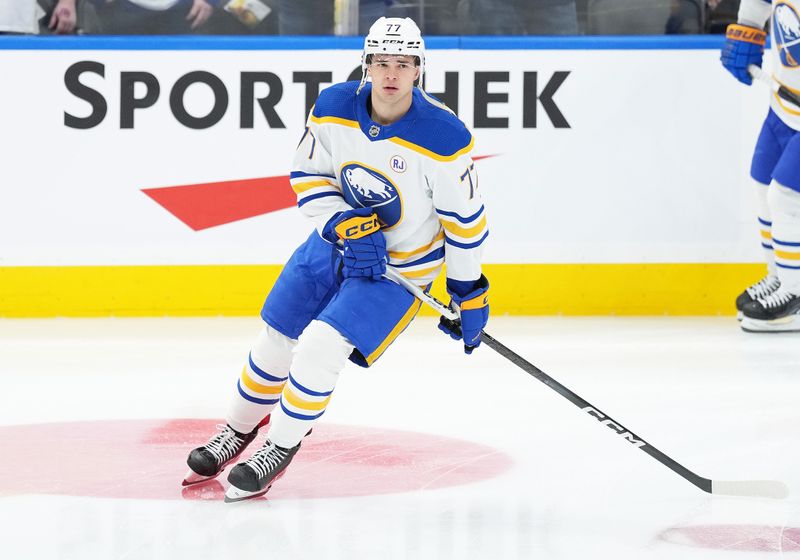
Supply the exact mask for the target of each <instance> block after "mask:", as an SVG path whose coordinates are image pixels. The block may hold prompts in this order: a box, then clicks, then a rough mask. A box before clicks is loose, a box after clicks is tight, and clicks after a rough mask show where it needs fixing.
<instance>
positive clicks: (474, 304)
mask: <svg viewBox="0 0 800 560" xmlns="http://www.w3.org/2000/svg"><path fill="white" fill-rule="evenodd" d="M463 284H464V282H458V281H454V280H450V279H448V280H447V292H448V293H449V294H450V298H451V302H455V303H456V304H457V305H458V307H459V308H460V315H461V319H460V320H459V321H450V320H448V319H445V318H444V317H442V318H441V319H440V320H439V329H440V330H441V331H442V332H443V333H445V334H448V335H450V337H451V338H453V339H454V340H461V339H463V340H464V353H466V354H472V351H473V350H474V349H475V348H477V347H478V346H480V345H481V331H483V328H484V327H485V326H486V323H487V322H488V321H489V280H487V279H486V276H484V275H483V274H481V277H480V278H479V279H478V280H477V281H476V282H475V283H474V284H473V285H472V287H471V288H467V289H466V290H465V289H464V286H463ZM467 290H468V291H467ZM462 294H463V295H462Z"/></svg>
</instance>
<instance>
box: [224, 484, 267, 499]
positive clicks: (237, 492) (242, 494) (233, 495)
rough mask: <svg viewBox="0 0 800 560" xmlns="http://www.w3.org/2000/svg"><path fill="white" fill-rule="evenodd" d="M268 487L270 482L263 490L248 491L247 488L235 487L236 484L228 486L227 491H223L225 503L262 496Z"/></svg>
mask: <svg viewBox="0 0 800 560" xmlns="http://www.w3.org/2000/svg"><path fill="white" fill-rule="evenodd" d="M270 488H272V484H270V485H269V486H267V487H266V488H265V489H264V490H257V491H255V492H248V491H247V490H242V489H241V488H236V486H230V487H229V488H228V491H227V492H225V503H226V504H232V503H234V502H241V501H244V500H251V499H253V498H258V497H259V496H263V495H264V494H266V493H267V492H268V491H269V489H270Z"/></svg>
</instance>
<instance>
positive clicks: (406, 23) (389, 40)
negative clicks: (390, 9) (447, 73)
mask: <svg viewBox="0 0 800 560" xmlns="http://www.w3.org/2000/svg"><path fill="white" fill-rule="evenodd" d="M373 54H400V55H409V56H416V57H417V58H419V86H420V88H422V79H423V76H424V75H425V41H423V40H422V33H421V32H420V30H419V27H417V24H416V23H414V20H413V19H411V18H408V17H407V18H387V17H381V18H379V19H378V20H377V21H376V22H375V23H373V24H372V27H370V28H369V33H367V37H366V38H365V39H364V52H362V53H361V83H360V84H359V86H358V90H357V91H356V93H358V92H360V91H361V88H363V87H364V84H365V83H367V58H368V57H369V56H371V55H373Z"/></svg>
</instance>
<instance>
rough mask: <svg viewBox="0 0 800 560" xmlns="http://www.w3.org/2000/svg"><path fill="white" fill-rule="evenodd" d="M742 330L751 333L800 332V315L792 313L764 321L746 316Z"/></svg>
mask: <svg viewBox="0 0 800 560" xmlns="http://www.w3.org/2000/svg"><path fill="white" fill-rule="evenodd" d="M741 326H742V330H743V331H745V332H749V333H764V332H800V315H790V316H788V317H782V318H780V319H773V320H772V321H762V320H759V319H751V318H749V317H745V318H744V319H742V325H741Z"/></svg>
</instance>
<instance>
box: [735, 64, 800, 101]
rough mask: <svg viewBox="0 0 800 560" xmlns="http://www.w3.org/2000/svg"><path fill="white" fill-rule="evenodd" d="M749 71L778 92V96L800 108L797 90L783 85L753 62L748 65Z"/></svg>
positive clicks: (799, 97) (755, 77) (799, 96)
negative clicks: (794, 90)
mask: <svg viewBox="0 0 800 560" xmlns="http://www.w3.org/2000/svg"><path fill="white" fill-rule="evenodd" d="M747 71H748V73H749V74H750V76H752V77H753V78H754V79H756V80H758V81H760V82H763V83H765V84H767V85H768V86H769V89H771V90H772V91H774V92H775V93H777V94H778V97H780V98H781V99H783V100H785V101H788V102H789V103H792V104H793V105H795V106H796V107H798V108H800V95H797V94H796V93H795V92H793V91H792V90H790V89H789V88H787V87H786V86H782V85H781V84H779V83H778V82H776V81H775V80H773V79H772V76H770V75H769V74H767V73H766V72H764V71H763V70H762V69H761V68H759V67H758V66H756V65H755V64H751V65H750V66H748V67H747Z"/></svg>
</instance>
